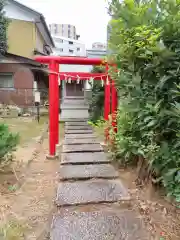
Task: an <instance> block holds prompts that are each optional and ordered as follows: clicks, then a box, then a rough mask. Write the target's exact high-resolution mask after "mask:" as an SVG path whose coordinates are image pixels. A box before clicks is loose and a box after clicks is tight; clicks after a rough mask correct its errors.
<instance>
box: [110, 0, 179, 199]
mask: <svg viewBox="0 0 180 240" xmlns="http://www.w3.org/2000/svg"><path fill="white" fill-rule="evenodd" d="M109 12H110V14H111V16H113V18H112V21H111V38H110V43H109V45H110V47H111V49H112V50H113V52H114V54H113V55H112V56H111V58H113V59H114V61H115V62H116V63H117V66H118V67H119V68H120V74H119V75H117V73H115V72H113V73H112V78H114V79H115V80H116V85H117V88H118V94H119V96H120V105H119V110H118V119H117V123H118V133H117V135H116V144H117V152H116V155H117V157H118V158H119V157H120V159H121V161H123V162H124V163H128V162H134V161H137V159H139V160H140V159H141V160H142V159H143V162H145V165H146V171H147V172H146V176H147V175H148V174H147V173H149V174H151V176H152V177H153V179H154V181H155V182H156V183H160V184H162V185H163V186H164V187H165V189H166V191H167V193H168V195H170V196H173V197H175V198H176V201H178V202H180V188H179V184H180V151H179V150H180V27H179V26H180V0H160V1H159V0H148V1H147V0H146V1H134V0H124V1H123V2H120V1H118V0H112V1H110V3H109ZM122 159H123V160H122Z"/></svg>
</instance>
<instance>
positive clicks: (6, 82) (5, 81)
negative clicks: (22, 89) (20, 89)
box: [0, 73, 14, 90]
mask: <svg viewBox="0 0 180 240" xmlns="http://www.w3.org/2000/svg"><path fill="white" fill-rule="evenodd" d="M0 89H7V90H13V89H14V81H13V74H12V73H0Z"/></svg>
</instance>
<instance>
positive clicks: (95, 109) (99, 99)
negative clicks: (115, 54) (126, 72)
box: [90, 66, 105, 123]
mask: <svg viewBox="0 0 180 240" xmlns="http://www.w3.org/2000/svg"><path fill="white" fill-rule="evenodd" d="M103 72H105V69H104V67H99V66H95V67H94V68H93V70H92V73H103ZM103 109H104V86H102V82H101V81H99V80H97V81H96V80H94V83H93V86H92V99H91V102H90V120H91V121H92V122H94V123H95V122H96V121H97V120H99V119H101V118H102V116H103Z"/></svg>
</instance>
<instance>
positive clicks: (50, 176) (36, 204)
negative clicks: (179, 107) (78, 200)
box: [0, 121, 63, 240]
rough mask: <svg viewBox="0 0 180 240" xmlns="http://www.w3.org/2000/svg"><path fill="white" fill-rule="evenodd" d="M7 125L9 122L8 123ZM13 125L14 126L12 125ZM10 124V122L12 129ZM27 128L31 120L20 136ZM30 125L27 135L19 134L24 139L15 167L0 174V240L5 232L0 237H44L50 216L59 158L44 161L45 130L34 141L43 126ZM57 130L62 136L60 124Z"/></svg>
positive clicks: (41, 124)
mask: <svg viewBox="0 0 180 240" xmlns="http://www.w3.org/2000/svg"><path fill="white" fill-rule="evenodd" d="M29 123H30V124H29ZM11 124H12V122H11V123H9V125H11ZM16 124H17V122H16ZM21 124H22V122H21ZM13 126H14V129H17V128H16V127H15V124H14V125H13ZM13 126H12V125H11V128H12V130H13ZM29 128H30V129H32V128H33V123H32V121H29V122H28V124H27V125H26V124H24V126H23V127H21V128H20V129H21V130H20V131H19V132H20V134H21V136H24V135H26V134H27V132H30V129H29ZM34 128H36V131H34V130H33V131H32V132H33V133H30V134H29V138H27V137H26V138H24V137H23V139H25V140H23V141H22V142H21V144H20V145H19V146H18V148H17V151H16V152H15V156H16V161H17V162H18V163H19V167H18V166H17V168H16V171H15V172H14V173H13V172H11V171H10V172H5V173H3V174H2V173H1V175H0V239H1V237H2V236H3V235H6V237H5V238H2V239H3V240H21V239H23V240H24V239H27V240H33V239H36V240H38V239H40V240H41V239H44V234H46V230H47V224H49V218H50V217H51V216H52V214H51V213H52V211H53V207H54V202H53V199H54V197H55V194H56V192H55V190H56V187H57V181H58V174H57V170H58V167H59V159H57V160H52V161H50V160H46V156H47V154H48V149H49V143H48V133H47V132H45V134H44V141H43V142H42V143H37V138H40V134H42V131H43V128H44V129H45V128H47V125H45V124H44V122H42V123H40V125H39V126H37V127H35V126H34ZM22 129H23V130H22ZM24 129H26V130H24ZM60 131H61V132H60V133H61V134H60V138H62V137H63V126H62V125H60ZM32 136H33V138H32ZM34 151H35V156H34V158H33V160H32V161H30V162H28V161H27V159H31V158H32V154H33V152H34Z"/></svg>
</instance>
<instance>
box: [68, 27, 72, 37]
mask: <svg viewBox="0 0 180 240" xmlns="http://www.w3.org/2000/svg"><path fill="white" fill-rule="evenodd" d="M68 38H71V31H70V29H68Z"/></svg>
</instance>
